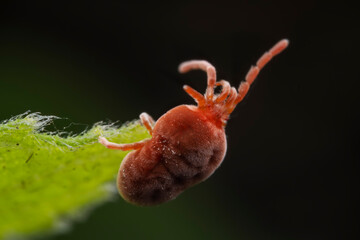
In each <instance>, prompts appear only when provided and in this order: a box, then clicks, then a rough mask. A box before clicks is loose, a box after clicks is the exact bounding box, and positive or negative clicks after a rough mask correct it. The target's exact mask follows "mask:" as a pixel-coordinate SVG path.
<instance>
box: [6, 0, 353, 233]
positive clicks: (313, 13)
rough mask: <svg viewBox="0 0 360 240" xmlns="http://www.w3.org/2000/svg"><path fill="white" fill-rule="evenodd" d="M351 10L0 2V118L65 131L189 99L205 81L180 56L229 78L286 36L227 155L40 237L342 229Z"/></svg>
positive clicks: (235, 80) (349, 130) (290, 5)
mask: <svg viewBox="0 0 360 240" xmlns="http://www.w3.org/2000/svg"><path fill="white" fill-rule="evenodd" d="M352 9H354V8H353V7H352V6H347V5H345V3H344V4H341V3H337V4H336V5H329V4H328V5H321V4H320V3H317V2H315V1H307V0H305V1H298V2H292V1H271V2H270V1H238V2H237V4H225V3H218V4H204V3H203V2H201V1H182V2H179V3H177V4H172V5H170V4H168V5H155V4H154V3H151V4H146V5H135V4H133V5H124V4H120V3H111V4H105V3H103V2H102V1H101V2H100V1H99V2H98V3H97V4H91V5H90V4H85V3H80V2H76V1H74V2H73V3H71V4H61V3H60V2H58V3H55V4H44V3H36V2H31V3H30V2H28V3H25V4H24V3H23V4H20V3H17V2H14V1H10V2H9V3H6V2H4V3H3V4H2V6H1V9H0V13H1V14H0V102H1V103H0V108H1V111H0V119H1V120H2V119H8V118H9V117H11V116H13V115H17V114H20V113H23V112H25V111H26V110H31V111H33V112H41V113H42V114H44V115H56V116H60V117H62V118H64V119H63V120H58V121H56V122H55V125H54V126H52V128H54V129H58V130H63V129H65V130H66V131H73V132H75V133H79V132H81V131H82V130H84V129H86V128H87V127H89V126H92V124H94V123H95V122H97V121H101V120H111V121H116V120H119V122H120V123H124V122H126V121H130V120H132V119H136V118H138V115H139V114H140V113H141V112H144V111H146V112H148V113H149V114H150V115H152V116H153V117H154V118H155V119H157V118H159V117H160V116H161V115H162V114H164V113H165V112H166V111H167V110H169V109H171V108H173V107H175V106H177V105H179V104H192V103H193V102H192V99H190V98H189V97H188V96H187V95H186V94H185V92H184V91H183V90H182V85H184V84H188V85H190V86H193V87H194V88H196V89H197V90H198V91H200V92H204V91H205V86H206V81H205V80H206V77H205V74H204V73H202V72H191V73H189V74H187V75H183V76H180V75H179V74H178V73H177V66H178V64H179V63H180V62H181V61H184V60H189V59H206V60H208V61H210V62H211V63H213V64H214V65H215V67H216V68H217V72H218V78H219V79H226V80H229V81H230V83H231V84H232V85H234V86H238V84H239V82H240V81H241V80H243V79H244V76H245V74H246V72H247V71H248V69H249V67H250V65H251V64H254V63H255V61H256V60H257V58H258V57H259V56H260V55H261V54H262V53H263V52H264V51H266V50H268V49H269V48H270V47H271V46H272V45H273V44H274V43H275V42H277V41H278V40H280V39H281V38H288V39H290V46H289V48H288V49H287V50H286V51H285V52H284V53H282V54H281V55H279V56H278V57H276V58H275V59H274V60H273V61H272V62H271V63H270V64H269V65H268V66H267V67H266V68H265V69H264V70H263V71H262V72H261V74H260V75H259V77H258V79H257V81H256V82H255V84H254V85H253V86H252V88H251V91H250V93H249V94H248V96H247V97H246V98H245V100H244V101H243V102H242V103H241V104H239V106H238V108H237V110H236V111H235V112H234V113H233V114H232V116H231V117H232V118H231V119H230V121H229V123H228V126H227V137H228V153H227V156H226V158H225V160H224V162H223V164H222V166H221V167H220V168H219V169H218V170H217V171H216V173H215V174H214V175H213V176H212V177H211V178H210V179H208V180H207V181H206V182H204V183H202V184H200V185H198V186H195V187H194V188H192V189H190V190H188V191H186V192H185V193H183V194H182V195H181V196H180V197H178V198H177V199H176V200H174V201H172V202H169V203H167V204H163V205H161V206H158V207H151V208H143V207H136V206H132V205H130V204H127V203H125V202H124V201H123V200H122V199H121V198H120V197H117V198H116V199H115V200H114V201H112V202H109V203H106V204H104V205H101V206H100V207H97V208H96V209H94V210H93V211H92V212H90V213H89V214H88V217H86V218H84V219H83V220H82V221H79V222H76V223H75V224H73V225H72V227H71V229H70V230H68V231H66V232H63V233H60V234H56V235H50V236H45V237H44V238H46V239H52V240H55V239H56V240H60V239H64V240H65V239H332V238H334V239H349V237H350V236H351V235H352V234H353V233H354V232H355V229H356V227H357V225H355V224H356V223H355V222H354V221H353V220H352V217H354V216H355V213H354V211H355V207H354V206H355V203H356V202H357V200H358V190H355V189H357V188H356V186H357V181H358V176H357V174H356V173H357V172H358V166H359V159H360V157H359V155H360V154H359V150H358V144H359V142H360V141H359V127H358V122H359V93H358V86H359V81H358V80H359V73H358V72H355V69H356V67H357V66H355V64H356V59H357V58H356V56H355V43H358V42H357V41H356V34H357V32H358V26H356V25H355V22H356V21H355V16H356V15H355V12H354V11H353V10H352ZM71 123H75V124H71ZM94 177H96V176H94ZM0 181H1V179H0ZM74 184H76V183H74ZM114 184H115V181H114ZM0 197H1V196H0Z"/></svg>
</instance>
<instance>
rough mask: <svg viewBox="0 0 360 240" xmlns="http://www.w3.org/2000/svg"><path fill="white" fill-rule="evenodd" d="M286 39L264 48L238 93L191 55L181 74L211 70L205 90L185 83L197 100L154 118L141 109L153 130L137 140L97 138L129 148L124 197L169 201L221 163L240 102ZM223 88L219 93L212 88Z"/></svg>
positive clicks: (121, 181)
mask: <svg viewBox="0 0 360 240" xmlns="http://www.w3.org/2000/svg"><path fill="white" fill-rule="evenodd" d="M288 43H289V42H288V40H286V39H283V40H281V41H279V42H278V43H277V44H275V46H273V47H272V48H271V49H270V50H269V51H268V52H265V53H264V54H263V55H262V56H261V57H260V58H259V60H258V61H257V63H256V66H252V67H251V68H250V70H249V72H248V73H247V75H246V77H245V81H243V82H241V84H240V86H239V88H238V92H237V91H236V89H235V88H234V87H231V86H230V84H229V82H227V81H225V80H221V81H219V82H217V81H216V72H215V68H214V67H213V66H212V65H211V64H210V63H209V62H207V61H204V60H193V61H187V62H183V63H182V64H180V66H179V72H180V73H186V72H188V71H190V70H193V69H200V70H203V71H205V72H206V73H207V89H206V92H205V94H204V95H202V94H200V93H199V92H197V91H196V90H195V89H193V88H191V87H189V86H186V85H185V86H184V90H185V92H187V93H188V94H189V95H190V96H191V97H192V98H193V99H194V100H195V101H196V102H197V106H194V105H180V106H177V107H175V108H173V109H171V110H170V111H168V112H167V113H165V114H164V115H163V116H161V117H160V118H159V119H158V120H157V121H156V122H155V121H154V120H153V119H152V118H151V117H150V115H148V114H147V113H142V114H140V119H141V122H142V124H143V125H144V126H145V127H146V128H147V130H148V131H149V132H150V134H151V135H152V138H151V139H146V140H143V141H140V142H136V143H130V144H117V143H112V142H109V141H108V140H106V139H105V138H104V137H99V142H100V143H101V144H103V145H104V146H105V147H107V148H110V149H119V150H123V151H127V150H135V151H132V152H130V153H129V154H128V155H127V156H126V157H125V158H124V159H123V161H122V163H121V165H120V170H119V173H118V177H117V186H118V190H119V193H120V194H121V196H122V197H123V198H124V199H125V200H126V201H128V202H130V203H133V204H137V205H142V206H149V205H156V204H160V203H163V202H167V201H169V200H172V199H174V198H176V197H177V196H178V195H179V194H180V193H181V192H183V191H184V190H185V189H187V188H188V187H190V186H193V185H194V184H197V183H199V182H201V181H204V180H205V179H207V178H208V177H209V176H210V175H211V174H212V173H213V172H214V171H215V170H216V169H217V168H218V167H219V165H220V164H221V162H222V161H223V159H224V157H225V153H226V147H227V145H226V136H225V125H226V121H227V120H228V118H229V115H230V114H231V112H232V111H233V110H234V109H235V107H236V105H237V104H238V103H239V102H240V101H241V100H242V99H243V98H244V97H245V95H246V93H247V92H248V90H249V87H250V85H251V83H252V82H253V81H254V80H255V78H256V76H257V75H258V74H259V72H260V70H261V69H262V68H263V67H264V66H265V65H266V64H267V63H268V62H269V61H270V60H271V59H272V57H274V56H275V55H277V54H279V53H280V52H281V51H283V50H284V49H285V48H286V47H287V46H288ZM218 86H221V87H222V91H221V93H219V94H214V89H215V88H216V87H218Z"/></svg>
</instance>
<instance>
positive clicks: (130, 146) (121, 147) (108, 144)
mask: <svg viewBox="0 0 360 240" xmlns="http://www.w3.org/2000/svg"><path fill="white" fill-rule="evenodd" d="M149 140H150V139H145V140H142V141H140V142H135V143H125V144H118V143H113V142H109V141H108V140H107V139H106V138H104V137H101V136H100V137H99V143H101V144H102V145H104V146H105V147H107V148H109V149H115V150H122V151H129V150H135V149H139V148H142V147H143V146H144V145H145V144H146V142H148V141H149Z"/></svg>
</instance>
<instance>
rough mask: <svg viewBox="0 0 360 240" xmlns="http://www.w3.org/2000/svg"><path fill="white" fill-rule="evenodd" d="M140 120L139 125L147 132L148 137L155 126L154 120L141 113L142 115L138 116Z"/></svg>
mask: <svg viewBox="0 0 360 240" xmlns="http://www.w3.org/2000/svg"><path fill="white" fill-rule="evenodd" d="M140 120H141V123H142V124H143V125H144V126H145V127H146V129H147V130H148V131H149V133H150V135H152V131H153V126H154V124H155V121H154V119H153V118H152V117H151V116H150V115H149V114H147V113H146V112H143V113H141V114H140Z"/></svg>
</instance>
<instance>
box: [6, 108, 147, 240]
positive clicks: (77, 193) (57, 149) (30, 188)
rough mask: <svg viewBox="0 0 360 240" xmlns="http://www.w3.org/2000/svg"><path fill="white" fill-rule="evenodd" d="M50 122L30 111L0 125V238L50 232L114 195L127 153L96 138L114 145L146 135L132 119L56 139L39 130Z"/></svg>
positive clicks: (145, 136)
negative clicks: (106, 139) (119, 171)
mask: <svg viewBox="0 0 360 240" xmlns="http://www.w3.org/2000/svg"><path fill="white" fill-rule="evenodd" d="M54 119H56V117H54V116H41V115H39V114H36V113H32V114H22V115H20V116H17V117H14V118H12V119H10V120H7V121H4V122H2V123H0V239H3V238H8V237H13V236H24V235H25V236H27V235H33V234H35V233H39V232H43V231H46V230H50V229H54V228H56V226H58V224H59V223H61V222H63V220H62V219H71V218H72V217H74V216H76V215H77V214H79V213H82V212H84V210H85V209H88V208H89V207H90V206H92V205H94V204H97V203H99V202H102V201H104V200H106V199H109V197H111V196H113V194H114V193H117V191H116V184H115V182H116V181H115V179H116V174H117V171H118V168H119V165H120V163H121V161H122V159H123V158H124V157H125V156H126V154H127V153H128V152H123V151H115V150H109V149H107V148H105V147H104V146H102V145H101V144H99V143H98V142H97V138H98V136H99V135H103V136H105V137H107V138H108V139H109V140H111V141H113V142H118V143H128V142H136V141H139V140H142V139H144V138H148V137H150V135H149V134H148V133H147V131H146V129H145V128H144V127H142V126H141V125H140V124H139V122H137V121H136V122H132V123H128V124H126V125H124V126H122V127H117V126H115V125H113V124H110V125H105V124H102V123H98V124H95V125H94V126H93V127H92V128H91V129H90V130H88V131H87V132H84V133H82V134H80V135H77V136H68V137H61V136H60V135H61V134H59V133H49V132H45V131H44V128H45V127H46V126H47V125H48V124H49V123H51V122H52V121H53V120H54ZM109 186H110V187H109Z"/></svg>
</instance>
